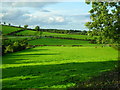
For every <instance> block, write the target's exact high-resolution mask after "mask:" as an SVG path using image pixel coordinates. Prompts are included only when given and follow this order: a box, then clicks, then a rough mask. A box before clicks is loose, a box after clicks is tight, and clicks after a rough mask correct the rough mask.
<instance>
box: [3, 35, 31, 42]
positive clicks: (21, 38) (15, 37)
mask: <svg viewBox="0 0 120 90" xmlns="http://www.w3.org/2000/svg"><path fill="white" fill-rule="evenodd" d="M5 37H6V38H8V39H10V40H12V41H17V40H23V39H26V38H27V39H30V38H32V37H26V36H5Z"/></svg>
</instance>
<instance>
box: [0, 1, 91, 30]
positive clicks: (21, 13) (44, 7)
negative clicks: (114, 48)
mask: <svg viewBox="0 0 120 90" xmlns="http://www.w3.org/2000/svg"><path fill="white" fill-rule="evenodd" d="M0 6H2V7H0V11H2V12H0V18H1V19H2V22H7V23H11V24H13V25H21V26H22V25H25V24H27V25H29V27H30V28H34V27H35V26H36V25H39V26H40V27H41V28H52V29H67V30H70V29H77V30H86V29H87V28H86V27H85V26H84V24H85V22H88V21H90V18H89V16H90V15H89V13H88V11H89V10H90V9H91V6H90V5H87V4H86V3H85V2H9V3H8V2H4V3H0ZM1 9H2V10H1Z"/></svg>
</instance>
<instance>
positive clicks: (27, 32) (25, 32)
mask: <svg viewBox="0 0 120 90" xmlns="http://www.w3.org/2000/svg"><path fill="white" fill-rule="evenodd" d="M16 35H25V36H27V35H33V36H34V35H38V32H37V31H32V30H25V31H21V32H19V33H16Z"/></svg>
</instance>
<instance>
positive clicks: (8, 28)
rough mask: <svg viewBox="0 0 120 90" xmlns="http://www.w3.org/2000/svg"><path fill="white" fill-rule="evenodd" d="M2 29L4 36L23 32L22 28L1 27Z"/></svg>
mask: <svg viewBox="0 0 120 90" xmlns="http://www.w3.org/2000/svg"><path fill="white" fill-rule="evenodd" d="M0 27H2V30H1V31H2V33H3V34H5V35H6V34H9V33H11V32H14V31H18V30H21V28H16V27H11V26H1V25H0Z"/></svg>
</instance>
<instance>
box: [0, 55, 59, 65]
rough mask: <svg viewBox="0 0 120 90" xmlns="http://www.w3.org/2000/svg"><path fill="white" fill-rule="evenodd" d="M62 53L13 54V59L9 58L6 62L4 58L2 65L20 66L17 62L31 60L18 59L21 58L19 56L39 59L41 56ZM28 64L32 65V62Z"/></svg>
mask: <svg viewBox="0 0 120 90" xmlns="http://www.w3.org/2000/svg"><path fill="white" fill-rule="evenodd" d="M59 54H60V53H35V54H18V55H17V54H16V55H15V54H13V55H12V56H11V58H7V60H5V59H4V58H3V60H2V64H20V63H16V61H22V60H24V61H25V60H26V61H27V60H29V59H16V58H17V57H18V58H20V57H19V56H21V57H22V56H26V57H29V56H31V57H37V56H40V55H59ZM22 63H23V62H22ZM27 63H31V62H27Z"/></svg>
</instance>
